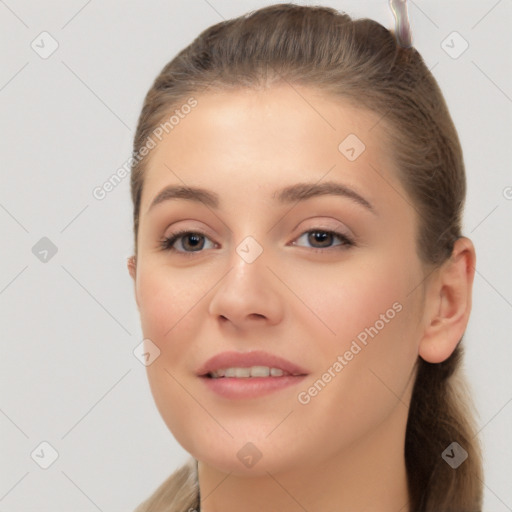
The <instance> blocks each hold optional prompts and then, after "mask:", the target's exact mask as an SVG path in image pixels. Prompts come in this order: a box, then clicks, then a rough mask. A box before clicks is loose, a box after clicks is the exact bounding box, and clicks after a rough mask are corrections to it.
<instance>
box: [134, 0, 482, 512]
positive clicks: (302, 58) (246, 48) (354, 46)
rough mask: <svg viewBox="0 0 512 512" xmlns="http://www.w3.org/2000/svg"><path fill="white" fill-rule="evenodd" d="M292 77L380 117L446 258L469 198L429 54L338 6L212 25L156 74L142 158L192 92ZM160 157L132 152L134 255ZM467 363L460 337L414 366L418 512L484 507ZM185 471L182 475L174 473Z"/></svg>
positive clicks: (411, 422)
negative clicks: (458, 453)
mask: <svg viewBox="0 0 512 512" xmlns="http://www.w3.org/2000/svg"><path fill="white" fill-rule="evenodd" d="M284 83H288V84H294V85H295V84H296V85H303V86H306V87H312V88H315V89H316V90H322V91H325V92H327V93H330V94H332V95H333V96H334V97H338V98H340V100H344V101H346V102H349V103H350V104H352V105H354V106H356V107H358V108H362V109H366V110H369V111H371V112H374V113H376V114H377V115H378V116H379V123H381V130H380V131H381V133H382V137H384V138H385V139H386V141H387V142H388V147H389V148H390V150H389V151H390V155H391V157H392V158H393V161H394V164H395V167H396V172H397V174H398V177H399V179H400V182H401V183H402V185H403V187H404V189H405V190H406V192H407V194H408V196H409V198H408V199H409V200H410V203H411V204H412V206H413V207H414V209H415V210H416V213H417V219H418V230H417V240H416V242H417V243H416V250H417V253H418V256H419V258H420V260H421V261H422V263H423V264H424V266H425V268H436V267H438V266H440V265H441V264H442V263H444V262H445V261H446V260H448V259H449V258H450V257H451V255H452V251H453V247H454V242H455V241H456V240H457V239H458V238H460V237H461V236H462V235H461V219H462V213H463V207H464V201H465V195H466V177H465V169H464V161H463V155H462V149H461V145H460V142H459V138H458V135H457V132H456V129H455V126H454V124H453V121H452V119H451V117H450V114H449V111H448V108H447V105H446V103H445V100H444V97H443V94H442V92H441V90H440V88H439V86H438V84H437V82H436V80H435V78H434V77H433V75H432V73H431V72H430V70H429V69H428V68H427V66H426V65H425V62H424V61H423V58H422V57H421V55H420V54H419V53H418V51H417V50H416V49H415V48H414V47H413V46H410V47H404V46H401V45H400V44H399V42H398V40H397V37H396V34H395V32H394V31H393V30H388V29H386V28H385V27H383V26H382V25H381V24H380V23H378V22H376V21H374V20H371V19H367V18H364V19H352V18H351V17H350V16H349V15H347V14H345V13H340V12H338V11H336V10H335V9H332V8H329V7H319V6H315V7H311V6H309V7H306V6H299V5H294V4H276V5H271V6H268V7H265V8H262V9H259V10H256V11H253V12H250V13H248V14H246V15H243V16H240V17H238V18H234V19H230V20H227V21H223V22H221V23H217V24H215V25H213V26H211V27H209V28H208V29H206V30H204V31H203V32H202V33H201V34H200V35H199V36H198V37H197V38H196V39H195V40H194V41H193V42H192V43H191V44H190V45H189V46H187V47H186V48H184V49H183V50H182V51H180V52H179V53H178V54H177V56H176V57H175V58H174V59H173V60H172V61H170V62H169V63H168V64H167V65H166V66H165V67H164V68H163V69H162V71H161V72H160V74H159V75H158V76H157V78H156V79H155V81H154V83H153V85H152V86H151V88H150V90H149V92H148V93H147V95H146V97H145V100H144V104H143V108H142V111H141V114H140V117H139V120H138V126H137V131H136V134H135V138H134V154H135V155H138V154H139V152H140V150H141V148H142V147H143V146H144V145H145V144H146V143H147V141H148V140H150V139H151V135H152V133H153V131H154V130H155V129H156V128H157V127H158V126H159V125H160V124H161V123H162V122H163V121H164V120H165V119H166V118H167V117H168V116H169V115H170V113H171V112H172V109H173V108H176V107H177V106H179V105H180V104H183V103H184V102H185V101H186V99H187V98H190V96H191V95H193V94H198V95H199V94H201V93H202V92H205V91H206V90H207V89H210V90H212V91H229V90H234V89H240V88H252V89H262V88H268V87H270V86H272V85H273V84H284ZM150 156H151V155H149V156H148V157H146V158H144V159H140V158H134V160H133V165H132V173H131V193H132V201H133V206H134V211H133V215H134V216H133V223H134V240H135V257H136V254H137V233H138V226H139V210H140V201H141V195H142V188H143V182H144V174H145V168H146V166H147V163H148V161H149V160H150ZM461 361H462V347H461V344H460V342H459V344H458V345H457V348H456V349H455V351H454V352H453V353H452V355H451V356H450V357H449V358H448V359H446V360H445V361H444V362H441V363H438V364H430V363H427V362H426V361H424V360H423V359H421V358H420V357H418V360H417V363H416V365H417V366H416V376H415V383H414V388H413V393H412V397H411V404H410V408H409V413H408V420H407V428H406V436H405V446H404V457H405V463H406V468H407V474H408V487H409V498H410V502H409V507H410V510H411V511H412V512H427V511H428V512H434V511H435V512H455V511H456V512H478V511H481V507H482V491H483V483H482V480H483V472H482V460H481V458H482V456H481V448H480V444H479V441H478V438H477V437H476V435H475V430H476V429H475V423H474V410H473V407H472V404H471V401H470V400H469V398H468V396H469V393H468V391H467V389H466V387H465V386H466V383H465V381H464V378H463V376H462V374H461V372H462V368H461V364H462V363H461ZM454 441H456V442H457V443H459V444H460V445H461V446H462V447H463V448H464V449H465V450H466V452H467V453H468V458H467V460H465V461H464V463H463V464H462V465H460V467H458V468H457V469H456V470H454V469H452V467H450V466H449V464H447V463H446V462H445V460H443V458H442V453H443V451H444V450H445V449H446V448H447V447H448V446H449V445H450V444H451V443H452V442H454ZM190 468H192V466H190ZM190 468H189V471H192V469H190ZM182 470H183V468H182ZM182 470H180V471H182ZM189 474H191V473H189ZM180 475H181V476H180ZM180 478H183V474H182V473H179V472H176V473H175V474H174V475H172V476H171V478H170V480H173V481H175V482H176V481H181V480H180ZM170 480H169V481H170ZM175 488H176V487H175ZM183 492H189V491H185V490H184V491H183ZM155 496H156V495H155ZM185 501H186V500H185ZM185 501H183V502H182V503H185ZM148 503H149V502H148ZM167 503H168V502H167ZM188 503H189V505H190V503H192V501H189V502H188ZM153 505H154V503H153ZM141 510H142V509H141ZM144 510H146V508H144ZM147 510H149V509H147ZM151 510H157V508H151ZM166 510H176V511H177V510H182V508H179V507H175V508H172V507H171V508H168V509H166ZM183 510H184V509H183Z"/></svg>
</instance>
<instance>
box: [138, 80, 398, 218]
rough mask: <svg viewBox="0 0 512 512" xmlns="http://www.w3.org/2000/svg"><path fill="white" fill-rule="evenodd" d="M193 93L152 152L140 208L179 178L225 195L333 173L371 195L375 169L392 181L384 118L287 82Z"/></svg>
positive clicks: (315, 179)
mask: <svg viewBox="0 0 512 512" xmlns="http://www.w3.org/2000/svg"><path fill="white" fill-rule="evenodd" d="M194 98H195V100H196V101H197V105H196V107H195V108H194V109H192V110H191V111H190V112H189V113H188V114H186V115H183V116H181V118H180V121H179V123H178V124H176V125H174V126H173V127H172V129H170V130H168V133H167V134H165V135H164V136H163V138H162V140H161V142H158V143H157V146H156V148H155V149H153V150H152V153H151V158H150V161H149V163H148V165H147V167H146V175H145V179H144V189H143V195H142V209H143V210H144V208H147V207H148V206H149V203H150V201H151V199H152V198H153V197H154V195H155V194H156V193H158V191H159V190H160V189H161V188H162V187H163V186H165V185H166V184H170V183H179V182H180V180H181V181H183V183H181V184H183V185H187V184H190V185H192V184H194V185H203V186H208V187H211V188H212V187H217V188H218V187H220V186H224V191H225V192H229V190H228V189H226V187H225V185H227V184H229V185H230V189H231V190H233V191H235V192H236V191H237V186H239V187H238V188H240V187H242V189H246V190H252V191H255V188H256V189H258V190H259V189H261V188H264V185H265V184H269V186H270V187H271V188H278V187H280V186H281V187H282V186H285V185H287V184H290V183H292V182H293V181H315V182H316V181H318V180H320V179H322V177H324V176H327V175H328V178H329V179H336V178H340V179H342V180H343V181H344V182H345V183H346V184H348V185H354V186H356V187H359V188H360V189H361V188H363V189H366V190H367V191H368V192H367V194H370V195H372V188H375V184H376V179H377V180H378V174H377V173H385V174H386V179H388V180H393V179H394V177H393V176H391V175H390V171H391V168H392V167H393V162H392V158H391V152H390V151H389V150H388V148H387V141H386V140H385V138H384V137H383V134H384V132H383V126H384V125H383V123H382V122H381V115H380V114H378V113H374V112H370V111H368V110H367V109H363V108H359V107H357V106H356V105H354V104H353V103H349V102H348V101H346V100H343V99H340V98H337V97H333V96H332V95H329V94H327V93H325V92H323V91H320V90H317V89H313V88H309V87H303V86H297V85H293V86H291V85H287V84H284V85H279V86H273V87H270V88H267V89H260V90H254V89H237V90H232V91H220V92H217V91H216V92H208V93H206V94H201V95H199V94H198V95H194ZM178 108H179V107H178ZM391 174H394V173H391ZM381 179H382V178H381ZM270 184H272V185H275V187H273V186H271V185H270ZM397 185H398V184H397ZM238 192H239V190H238Z"/></svg>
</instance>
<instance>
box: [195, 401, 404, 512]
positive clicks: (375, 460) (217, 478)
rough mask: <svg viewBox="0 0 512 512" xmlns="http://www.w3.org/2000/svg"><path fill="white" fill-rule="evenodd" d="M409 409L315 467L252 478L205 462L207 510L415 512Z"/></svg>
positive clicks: (201, 475)
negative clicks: (407, 453)
mask: <svg viewBox="0 0 512 512" xmlns="http://www.w3.org/2000/svg"><path fill="white" fill-rule="evenodd" d="M407 411H408V410H407V408H406V407H405V406H404V405H403V404H402V403H398V405H397V406H396V407H395V409H394V410H393V412H392V413H391V415H390V416H389V417H388V418H387V419H386V420H385V421H384V422H383V423H381V425H379V427H378V428H377V429H375V430H374V431H373V432H372V433H371V434H369V435H367V436H364V437H362V438H360V439H359V440H358V441H357V442H354V443H352V444H351V445H350V446H348V447H346V448H344V449H343V450H342V451H339V452H337V453H332V454H331V457H330V458H329V459H327V460H323V461H322V463H321V464H317V465H314V466H312V465H311V464H309V463H308V462H307V461H305V463H304V464H303V465H302V466H301V467H290V468H288V469H287V470H282V471H279V472H277V471H276V472H273V471H271V470H269V471H265V473H266V475H262V476H254V477H247V476H238V475H234V474H233V473H224V472H222V471H219V470H217V469H215V468H214V467H212V466H210V465H207V464H205V463H203V462H201V461H200V462H199V463H198V481H199V489H200V494H201V512H235V511H236V512H239V511H240V510H244V511H245V512H257V511H261V510H269V509H272V510H280V511H282V512H299V511H300V512H304V511H305V510H307V511H312V510H324V511H336V512H355V511H357V512H377V511H378V512H409V505H408V498H409V497H408V490H407V472H406V467H405V458H404V439H405V426H406V423H407ZM260 462H263V460H262V461H260Z"/></svg>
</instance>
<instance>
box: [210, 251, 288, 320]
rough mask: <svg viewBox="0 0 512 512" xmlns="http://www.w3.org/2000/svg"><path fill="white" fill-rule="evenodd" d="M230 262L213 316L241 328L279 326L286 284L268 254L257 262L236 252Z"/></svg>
mask: <svg viewBox="0 0 512 512" xmlns="http://www.w3.org/2000/svg"><path fill="white" fill-rule="evenodd" d="M229 263H230V267H229V270H228V271H227V272H226V273H225V275H224V277H223V278H221V280H220V282H219V284H218V285H217V286H216V287H215V288H214V290H213V295H212V297H211V300H210V303H209V310H208V311H209V314H210V315H212V316H213V317H215V318H216V319H217V320H218V322H219V323H221V324H225V325H227V324H231V325H232V326H234V327H237V328H239V329H246V328H254V327H256V326H264V325H276V324H278V323H279V322H280V321H281V320H282V316H283V312H284V304H283V296H282V289H281V288H282V284H280V281H279V280H278V279H277V278H276V276H275V273H273V272H272V271H271V270H270V269H269V268H268V267H267V261H266V258H265V251H263V252H262V253H261V254H260V255H259V256H258V257H257V258H256V259H255V260H254V261H251V259H250V258H249V259H248V258H245V257H244V254H243V252H240V253H238V252H236V251H233V255H232V257H231V258H230V261H229Z"/></svg>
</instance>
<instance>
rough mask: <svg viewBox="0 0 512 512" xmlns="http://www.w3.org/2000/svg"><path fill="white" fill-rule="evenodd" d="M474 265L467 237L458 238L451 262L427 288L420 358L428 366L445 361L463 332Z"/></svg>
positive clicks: (469, 303) (468, 309)
mask: <svg viewBox="0 0 512 512" xmlns="http://www.w3.org/2000/svg"><path fill="white" fill-rule="evenodd" d="M475 264H476V254H475V248H474V246H473V243H472V242H471V240H469V238H466V237H462V238H459V239H458V240H457V241H456V242H455V244H454V247H453V251H452V255H451V257H450V259H449V260H448V261H446V262H445V263H444V264H443V265H442V266H441V267H440V268H439V269H438V270H437V271H436V275H435V277H434V279H433V280H432V281H431V282H430V283H429V284H428V285H427V288H428V291H427V304H426V312H427V317H426V318H425V321H426V326H425V332H424V335H423V338H422V339H421V341H420V345H419V355H420V356H421V358H422V359H424V360H425V361H427V362H429V363H441V362H442V361H444V360H446V359H448V357H450V355H451V354H452V352H453V351H454V350H455V348H456V347H457V345H458V343H459V341H460V340H461V338H462V336H463V334H464V331H465V330H466V326H467V323H468V320H469V314H470V312H471V293H472V289H473V279H474V277H475Z"/></svg>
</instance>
